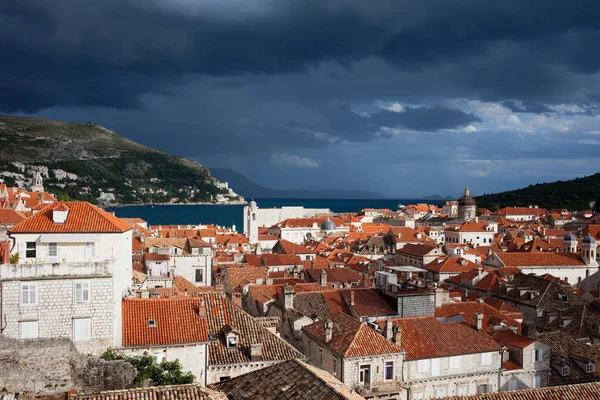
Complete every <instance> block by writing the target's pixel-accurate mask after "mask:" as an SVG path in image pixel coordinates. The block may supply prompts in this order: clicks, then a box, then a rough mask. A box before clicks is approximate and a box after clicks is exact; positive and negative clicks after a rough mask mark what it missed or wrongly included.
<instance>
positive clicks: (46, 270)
mask: <svg viewBox="0 0 600 400" xmlns="http://www.w3.org/2000/svg"><path fill="white" fill-rule="evenodd" d="M112 267H113V262H112V261H82V262H58V263H47V262H39V263H37V262H32V263H21V264H2V265H0V279H2V280H5V279H31V278H49V277H61V276H64V277H66V276H86V275H100V276H111V275H112Z"/></svg>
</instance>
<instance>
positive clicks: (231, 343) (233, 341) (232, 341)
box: [227, 336, 237, 349]
mask: <svg viewBox="0 0 600 400" xmlns="http://www.w3.org/2000/svg"><path fill="white" fill-rule="evenodd" d="M227 347H229V348H230V349H234V348H236V347H237V336H230V337H228V338H227Z"/></svg>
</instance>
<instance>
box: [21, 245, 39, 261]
mask: <svg viewBox="0 0 600 400" xmlns="http://www.w3.org/2000/svg"><path fill="white" fill-rule="evenodd" d="M32 243H33V249H30V248H29V244H32ZM31 250H33V251H34V252H35V255H34V256H33V257H29V256H27V252H28V251H31ZM37 256H38V245H37V242H35V241H34V242H25V254H23V258H37Z"/></svg>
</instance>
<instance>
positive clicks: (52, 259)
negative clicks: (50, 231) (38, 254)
mask: <svg viewBox="0 0 600 400" xmlns="http://www.w3.org/2000/svg"><path fill="white" fill-rule="evenodd" d="M52 248H54V255H52V250H51V249H52ZM46 258H47V259H48V262H58V243H48V246H47V247H46Z"/></svg>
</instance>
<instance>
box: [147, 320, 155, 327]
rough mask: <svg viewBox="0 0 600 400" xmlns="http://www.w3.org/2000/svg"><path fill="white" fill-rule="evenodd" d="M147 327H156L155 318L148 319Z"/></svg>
mask: <svg viewBox="0 0 600 400" xmlns="http://www.w3.org/2000/svg"><path fill="white" fill-rule="evenodd" d="M148 328H156V320H155V319H149V320H148Z"/></svg>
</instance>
